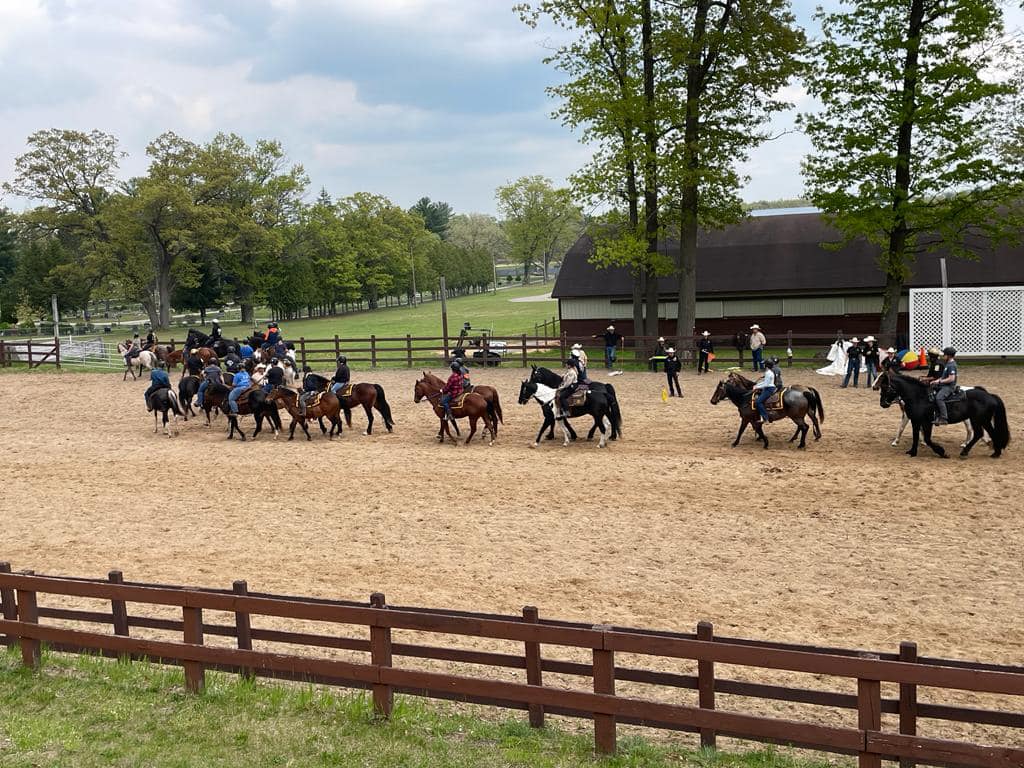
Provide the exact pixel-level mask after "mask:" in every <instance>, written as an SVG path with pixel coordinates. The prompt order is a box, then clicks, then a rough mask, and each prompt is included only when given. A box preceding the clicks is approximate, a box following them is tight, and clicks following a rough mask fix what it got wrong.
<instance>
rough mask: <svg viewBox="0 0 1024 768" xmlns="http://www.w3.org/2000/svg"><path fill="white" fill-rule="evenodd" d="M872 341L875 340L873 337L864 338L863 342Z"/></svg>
mask: <svg viewBox="0 0 1024 768" xmlns="http://www.w3.org/2000/svg"><path fill="white" fill-rule="evenodd" d="M874 340H875V337H874V336H865V337H864V341H874Z"/></svg>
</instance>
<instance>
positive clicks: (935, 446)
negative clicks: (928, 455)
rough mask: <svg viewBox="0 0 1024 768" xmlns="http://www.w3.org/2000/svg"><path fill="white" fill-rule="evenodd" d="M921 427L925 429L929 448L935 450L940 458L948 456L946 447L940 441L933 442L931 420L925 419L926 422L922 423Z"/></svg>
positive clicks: (926, 443)
mask: <svg viewBox="0 0 1024 768" xmlns="http://www.w3.org/2000/svg"><path fill="white" fill-rule="evenodd" d="M921 427H922V429H923V431H924V444H925V445H927V446H928V447H929V448H931V449H932V450H933V451H935V453H936V454H938V456H939V457H940V458H943V459H944V458H946V449H945V448H943V447H942V446H941V445H939V444H938V443H933V442H932V425H931V422H929V421H925V423H924V424H922V425H921Z"/></svg>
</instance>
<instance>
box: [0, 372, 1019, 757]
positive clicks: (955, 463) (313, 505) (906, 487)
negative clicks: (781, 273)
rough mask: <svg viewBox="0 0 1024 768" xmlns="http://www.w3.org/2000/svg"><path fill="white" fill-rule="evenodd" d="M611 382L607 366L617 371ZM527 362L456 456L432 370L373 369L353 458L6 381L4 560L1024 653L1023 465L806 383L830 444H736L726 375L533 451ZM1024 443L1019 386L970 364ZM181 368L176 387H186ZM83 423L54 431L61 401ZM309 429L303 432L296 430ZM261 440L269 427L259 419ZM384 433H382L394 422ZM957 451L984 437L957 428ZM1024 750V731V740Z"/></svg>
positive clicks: (0, 526)
mask: <svg viewBox="0 0 1024 768" xmlns="http://www.w3.org/2000/svg"><path fill="white" fill-rule="evenodd" d="M597 375H598V376H600V374H599V373H598V374H597ZM522 376H523V372H522V371H521V370H516V369H507V370H487V371H479V372H477V373H476V374H475V377H474V378H475V380H476V381H477V382H478V383H485V382H486V383H490V384H494V385H495V386H497V387H498V388H499V389H500V391H501V393H502V397H503V406H504V412H505V420H506V424H505V426H504V427H503V428H502V430H501V432H500V435H499V440H498V442H497V444H496V445H494V446H492V447H488V446H487V445H486V443H478V444H474V445H473V446H471V447H463V446H459V447H453V446H450V445H443V446H442V445H438V444H437V443H436V442H435V440H434V433H435V432H436V428H437V421H436V420H435V418H434V417H433V416H432V415H431V413H430V412H429V410H428V407H427V406H426V405H425V404H420V405H414V404H413V402H412V392H413V383H414V381H415V378H416V372H414V371H378V372H374V373H363V372H358V373H356V374H355V378H356V380H363V381H376V382H379V383H380V384H382V385H383V386H384V388H385V390H386V391H387V393H388V399H389V401H390V402H391V404H392V408H393V410H394V415H395V420H396V422H397V427H396V430H395V432H394V434H390V435H389V434H387V433H381V434H374V435H372V436H369V437H366V436H363V435H361V434H360V431H361V429H362V425H363V424H364V419H363V417H362V415H361V414H360V413H356V414H355V417H354V418H355V420H356V426H357V427H358V429H357V430H354V431H352V432H346V433H345V435H344V436H343V437H342V438H341V439H336V440H334V441H333V442H330V441H328V440H327V439H326V438H324V437H321V436H320V435H319V434H315V435H314V439H313V441H312V442H310V443H307V442H306V441H305V440H304V439H298V438H297V439H296V440H295V441H294V442H286V441H285V440H284V439H283V438H282V439H281V440H278V441H274V440H273V439H271V438H270V437H269V436H266V435H264V436H261V437H260V439H259V440H257V441H255V442H252V441H250V442H246V443H240V442H239V441H237V440H234V441H230V442H229V441H226V440H225V432H224V430H223V426H224V420H223V419H221V421H220V422H219V423H217V424H216V425H215V426H214V428H212V429H207V428H204V427H203V426H202V425H201V423H200V422H198V421H196V422H189V423H188V424H186V425H183V426H182V428H181V432H180V434H179V435H178V436H176V437H174V438H172V439H168V438H166V437H164V436H163V435H156V434H154V433H153V421H152V418H151V417H149V416H148V415H147V414H146V412H145V410H144V408H143V403H142V390H143V389H144V388H145V386H146V384H145V383H144V382H141V381H140V382H135V383H132V382H127V383H123V382H122V381H121V375H120V373H117V374H75V373H63V374H38V375H35V374H25V375H4V376H0V445H2V453H0V470H2V476H3V488H2V492H0V521H2V522H0V560H9V561H10V562H11V563H12V565H13V566H14V567H15V569H20V568H32V569H35V570H36V571H37V572H49V573H60V574H70V575H79V576H103V575H105V574H106V572H107V571H108V570H109V569H111V568H120V569H122V570H123V571H124V573H125V577H126V578H128V579H132V580H139V581H162V582H171V583H184V584H198V585H204V586H229V585H230V583H231V581H232V580H233V579H239V578H244V579H247V580H248V582H249V585H250V588H252V589H254V590H261V591H280V592H287V593H292V594H312V595H319V596H331V597H340V598H346V599H356V600H361V599H366V597H367V596H368V595H369V593H370V592H372V591H382V592H385V593H386V594H387V597H388V600H389V602H392V603H395V604H405V605H426V606H434V607H450V608H459V609H467V610H480V611H495V612H509V613H518V612H519V610H520V609H521V607H522V606H523V605H526V604H534V605H537V606H539V608H540V611H541V615H542V616H548V617H558V618H566V619H574V620H583V621H592V622H594V623H599V622H614V623H617V624H624V625H633V626H640V627H654V628H664V629H676V630H682V631H692V630H693V627H694V626H695V624H696V622H697V621H698V620H702V619H703V620H709V621H712V622H714V624H715V629H716V632H717V633H719V634H724V635H733V636H744V637H752V638H764V639H774V640H783V641H795V642H811V643H821V644H830V645H840V646H846V647H867V648H872V649H876V650H893V651H894V650H896V648H897V646H898V643H899V642H900V641H901V640H914V641H916V642H917V643H918V644H919V648H920V652H921V653H922V655H929V656H949V657H965V658H973V659H980V660H985V661H993V662H1004V663H1015V664H1020V663H1022V661H1024V622H1021V621H1020V618H1019V617H1020V616H1021V615H1022V613H1024V590H1022V580H1021V576H1022V572H1024V554H1022V552H1024V550H1022V548H1021V523H1022V521H1024V511H1022V509H1021V504H1020V499H1021V496H1022V491H1024V463H1022V462H1021V460H1020V456H1019V453H1018V452H1017V450H1016V445H1017V443H1016V442H1013V443H1011V445H1010V448H1009V450H1008V452H1007V453H1006V454H1004V457H1003V458H1002V459H1000V460H998V461H993V460H991V459H990V458H988V454H989V453H990V451H989V450H988V449H987V448H986V447H985V446H984V445H982V444H979V445H978V446H976V448H975V450H974V453H973V454H972V456H971V457H970V458H969V459H967V460H963V461H962V460H959V459H957V458H952V459H949V460H946V461H942V460H939V459H938V458H937V457H935V456H933V455H932V454H931V452H930V451H928V450H927V449H926V448H925V449H924V451H923V452H922V453H921V455H920V456H919V457H918V458H917V459H911V458H909V457H907V456H905V455H904V453H903V450H904V449H905V448H906V446H907V443H909V430H908V433H907V435H905V436H904V445H903V446H902V447H901V448H900V449H896V448H892V447H890V445H889V441H890V440H891V439H892V434H893V432H894V430H895V426H896V422H897V413H896V412H895V411H894V410H889V411H883V410H881V409H880V408H879V404H878V396H877V394H876V393H874V392H871V391H868V390H864V389H862V390H840V389H839V388H838V379H828V378H825V377H821V376H817V375H816V374H814V373H813V372H810V371H792V372H789V373H788V374H787V376H786V380H787V383H788V384H795V383H806V384H811V385H813V386H816V387H818V388H819V389H820V390H821V392H822V393H823V397H824V401H825V410H826V420H825V423H824V425H823V431H824V437H823V439H822V440H821V441H820V442H818V443H813V442H812V443H809V445H808V448H807V450H806V451H798V450H797V449H796V447H795V444H787V443H786V442H785V441H786V440H787V439H788V438H789V436H790V434H791V429H790V428H789V427H787V426H784V425H782V424H778V425H773V426H772V427H770V428H769V430H770V431H769V437H770V438H771V439H772V441H773V444H772V446H771V447H770V448H769V449H768V450H763V449H762V448H761V447H760V446H759V445H758V444H756V443H754V442H753V440H752V439H751V438H749V437H745V438H744V441H743V442H742V443H741V445H740V446H739V447H737V448H735V449H734V448H730V447H729V444H730V442H731V441H732V438H733V436H734V434H735V428H736V424H737V417H736V412H735V409H734V408H733V406H731V405H730V404H729V403H728V402H726V403H722V404H720V405H718V406H712V405H710V403H709V398H710V396H711V393H712V390H713V388H714V384H715V383H716V382H717V380H718V377H717V376H716V375H714V374H712V375H711V376H707V377H701V378H698V377H696V376H695V375H694V374H692V373H687V374H685V375H684V376H683V386H684V390H685V397H684V398H683V399H681V400H677V399H670V400H669V401H668V402H667V403H666V402H663V401H662V399H661V396H660V395H661V388H662V384H663V377H662V376H660V375H657V374H646V373H626V374H624V375H622V376H619V377H617V378H615V379H614V383H615V386H616V389H617V390H618V393H619V400H620V402H621V403H622V408H623V413H624V428H625V438H624V439H623V440H622V441H620V442H618V443H613V444H612V445H611V446H610V447H609V448H608V449H605V450H599V449H598V448H597V447H596V443H593V444H587V443H577V444H574V445H572V446H570V447H569V448H563V447H562V446H561V443H560V441H556V442H555V443H543V444H542V445H541V447H540V448H538V449H537V450H531V449H530V448H529V444H530V442H532V439H533V436H534V435H535V433H536V429H537V428H538V426H539V423H540V413H539V409H538V408H537V407H536V406H535V405H533V404H531V405H527V406H519V405H517V404H516V395H517V393H518V390H519V382H520V380H521V378H522ZM962 378H963V379H964V383H972V384H984V385H986V386H988V387H989V388H990V389H991V390H992V391H993V392H995V393H997V394H1000V395H1001V396H1002V397H1003V398H1004V400H1005V401H1006V404H1007V409H1008V411H1009V413H1010V428H1011V432H1012V433H1013V434H1014V436H1015V438H1016V437H1017V436H1018V435H1021V434H1024V423H1022V418H1021V417H1022V414H1024V394H1022V392H1021V388H1020V387H1019V378H1020V377H1019V369H1009V368H1004V369H1000V368H982V367H972V366H970V365H967V366H964V371H963V376H962ZM176 379H177V376H176V375H175V376H174V380H175V381H176ZM54 400H56V401H57V402H58V403H60V405H59V406H58V407H57V410H56V412H55V414H54V412H52V410H51V409H52V406H51V405H50V403H52V402H53V401H54ZM286 423H287V419H286ZM248 426H249V429H250V432H251V426H252V425H251V421H249V422H248ZM378 426H379V422H378ZM939 435H940V437H941V441H942V442H943V443H944V444H945V445H946V447H947V448H948V449H950V450H953V449H955V448H957V447H958V446H959V443H960V441H961V440H962V439H963V431H962V429H961V427H960V426H953V427H946V428H943V429H941V430H939ZM1018 738H1019V735H1018Z"/></svg>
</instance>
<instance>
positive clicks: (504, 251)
mask: <svg viewBox="0 0 1024 768" xmlns="http://www.w3.org/2000/svg"><path fill="white" fill-rule="evenodd" d="M448 241H449V242H451V243H452V244H453V245H456V246H458V247H459V248H461V249H462V250H463V252H464V253H465V254H466V257H467V258H468V259H470V260H473V261H474V263H475V267H474V268H475V270H476V271H477V273H478V274H481V275H483V272H484V271H486V274H485V275H483V277H484V281H483V283H477V284H478V285H486V284H487V283H488V282H490V281H492V280H493V277H494V265H495V264H496V263H497V262H498V261H499V260H501V259H505V258H507V256H508V254H509V248H510V245H509V242H508V237H507V236H506V235H505V230H503V229H502V228H501V225H500V224H498V220H497V219H495V218H494V217H493V216H489V215H488V214H486V213H463V214H459V215H457V216H453V217H452V222H451V228H450V231H449V235H448ZM495 288H497V285H495Z"/></svg>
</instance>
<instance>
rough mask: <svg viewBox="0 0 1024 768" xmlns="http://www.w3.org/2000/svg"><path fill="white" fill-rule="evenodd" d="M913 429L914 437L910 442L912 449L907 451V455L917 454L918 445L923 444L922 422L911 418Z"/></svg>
mask: <svg viewBox="0 0 1024 768" xmlns="http://www.w3.org/2000/svg"><path fill="white" fill-rule="evenodd" d="M910 423H911V429H913V432H914V438H913V440H912V441H911V443H910V450H909V451H907V456H917V447H918V446H919V445H920V444H921V424H920V423H919V422H916V421H914V420H913V419H911V422H910Z"/></svg>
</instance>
